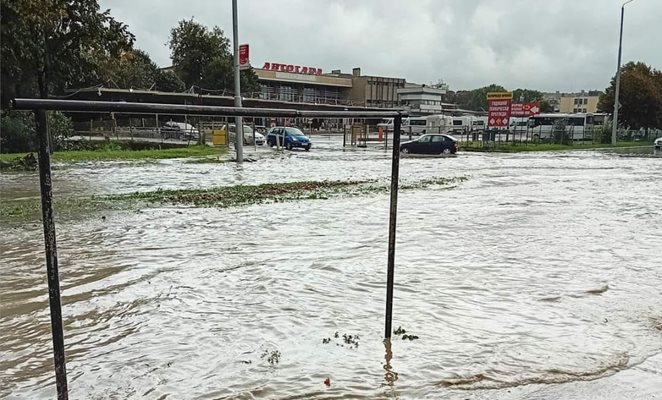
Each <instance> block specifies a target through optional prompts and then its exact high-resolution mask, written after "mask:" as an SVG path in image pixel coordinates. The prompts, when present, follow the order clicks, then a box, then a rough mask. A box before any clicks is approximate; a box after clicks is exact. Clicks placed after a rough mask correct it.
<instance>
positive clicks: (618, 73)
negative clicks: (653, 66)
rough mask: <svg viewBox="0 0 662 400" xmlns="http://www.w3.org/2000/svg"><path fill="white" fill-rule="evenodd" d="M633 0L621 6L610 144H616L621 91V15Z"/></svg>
mask: <svg viewBox="0 0 662 400" xmlns="http://www.w3.org/2000/svg"><path fill="white" fill-rule="evenodd" d="M633 1H634V0H628V1H626V2H625V3H623V5H622V6H621V32H620V35H619V38H618V68H617V69H616V92H615V93H614V118H613V121H612V124H613V125H612V127H611V144H612V145H616V134H617V131H618V108H619V107H620V104H619V101H618V98H619V96H620V92H621V54H622V52H623V16H624V15H625V5H626V4H628V3H631V2H633Z"/></svg>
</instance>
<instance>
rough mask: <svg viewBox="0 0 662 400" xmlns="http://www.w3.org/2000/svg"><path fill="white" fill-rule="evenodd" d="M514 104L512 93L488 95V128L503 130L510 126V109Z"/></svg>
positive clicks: (491, 93) (490, 93) (492, 93)
mask: <svg viewBox="0 0 662 400" xmlns="http://www.w3.org/2000/svg"><path fill="white" fill-rule="evenodd" d="M512 102H513V94H512V92H489V93H487V126H488V128H502V127H508V126H510V107H511V104H512Z"/></svg>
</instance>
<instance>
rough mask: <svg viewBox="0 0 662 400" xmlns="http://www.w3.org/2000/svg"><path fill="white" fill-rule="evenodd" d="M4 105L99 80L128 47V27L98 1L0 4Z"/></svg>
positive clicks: (130, 42) (25, 0)
mask: <svg viewBox="0 0 662 400" xmlns="http://www.w3.org/2000/svg"><path fill="white" fill-rule="evenodd" d="M0 7H1V8H0V15H2V24H1V29H0V30H1V33H0V35H1V42H2V44H1V46H0V47H1V57H2V64H3V65H2V67H3V68H2V85H1V86H2V97H3V104H6V102H5V101H6V100H7V99H8V98H11V97H14V96H32V95H35V94H37V93H38V94H39V95H40V96H41V97H46V96H48V94H49V93H57V92H61V91H62V90H64V89H65V88H67V87H79V86H82V85H88V84H97V83H99V81H100V79H101V78H102V75H103V73H104V71H105V68H106V67H107V66H108V65H110V64H112V61H113V60H116V59H117V58H119V57H120V56H121V55H122V54H123V53H124V52H126V51H128V50H130V49H131V46H132V45H133V40H134V36H133V35H132V34H131V33H130V32H129V31H128V29H127V26H126V25H125V24H123V23H121V22H119V21H117V20H115V19H114V18H113V17H111V16H110V11H109V10H106V11H104V12H101V11H100V10H99V4H98V2H97V0H78V1H70V0H12V1H3V2H2V3H1V6H0Z"/></svg>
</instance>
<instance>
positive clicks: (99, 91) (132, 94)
mask: <svg viewBox="0 0 662 400" xmlns="http://www.w3.org/2000/svg"><path fill="white" fill-rule="evenodd" d="M67 93H68V94H66V95H65V96H61V97H62V98H66V99H68V100H96V101H126V102H139V103H141V102H142V103H163V104H193V105H209V106H234V97H233V96H217V95H209V94H197V93H174V92H159V91H155V90H135V89H114V88H104V87H99V88H97V87H92V88H84V89H70V90H67ZM242 103H243V105H244V107H247V108H248V107H250V108H282V109H298V110H318V111H338V110H347V111H366V110H370V111H384V110H385V109H384V108H380V107H359V106H347V105H335V104H314V103H296V102H288V101H279V100H264V99H255V98H244V99H243V100H242Z"/></svg>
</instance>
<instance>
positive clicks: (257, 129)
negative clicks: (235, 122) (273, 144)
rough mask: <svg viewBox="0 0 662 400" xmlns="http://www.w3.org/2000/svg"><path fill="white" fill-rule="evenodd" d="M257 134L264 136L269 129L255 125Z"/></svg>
mask: <svg viewBox="0 0 662 400" xmlns="http://www.w3.org/2000/svg"><path fill="white" fill-rule="evenodd" d="M255 132H260V133H262V134H265V133H267V127H266V126H264V125H255Z"/></svg>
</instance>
